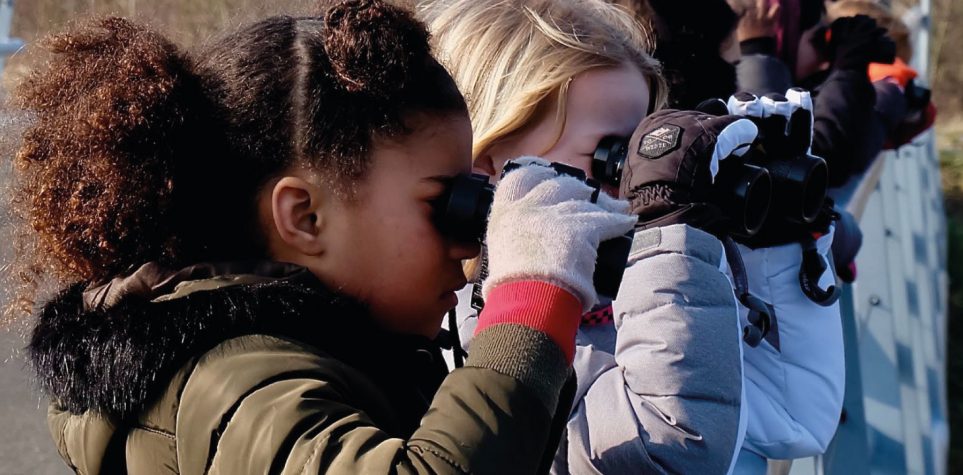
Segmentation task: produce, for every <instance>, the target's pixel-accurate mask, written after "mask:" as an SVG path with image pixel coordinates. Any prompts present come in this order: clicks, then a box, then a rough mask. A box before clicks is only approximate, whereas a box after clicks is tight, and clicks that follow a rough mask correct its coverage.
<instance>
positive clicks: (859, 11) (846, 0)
mask: <svg viewBox="0 0 963 475" xmlns="http://www.w3.org/2000/svg"><path fill="white" fill-rule="evenodd" d="M855 15H866V16H868V17H870V18H872V19H874V20H876V23H878V24H879V26H880V27H882V28H883V29H885V30H886V34H887V35H889V37H890V38H892V39H893V42H895V43H896V56H898V57H899V58H900V59H902V60H903V61H906V62H907V63H908V62H909V61H910V59H912V57H913V45H912V44H910V32H909V28H907V27H906V24H905V23H903V21H902V20H900V19H899V18H898V17H897V16H896V15H894V14H893V12H892V11H890V9H889V8H886V7H885V6H883V5H880V4H878V3H876V2H873V1H870V0H841V1H838V2H835V3H830V4H828V5H827V6H826V19H827V21H829V22H832V21H833V20H835V19H837V18H842V17H847V16H855Z"/></svg>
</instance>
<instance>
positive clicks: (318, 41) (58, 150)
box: [8, 0, 467, 311]
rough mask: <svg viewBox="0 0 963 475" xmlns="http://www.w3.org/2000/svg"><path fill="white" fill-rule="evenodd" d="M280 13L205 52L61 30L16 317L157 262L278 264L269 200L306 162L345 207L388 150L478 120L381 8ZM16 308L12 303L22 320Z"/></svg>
mask: <svg viewBox="0 0 963 475" xmlns="http://www.w3.org/2000/svg"><path fill="white" fill-rule="evenodd" d="M322 10H323V13H322V14H321V15H318V16H314V17H288V16H277V17H271V18H268V19H265V20H262V21H259V22H256V23H253V24H250V25H247V26H245V27H242V28H241V29H240V30H239V31H237V32H234V33H232V34H229V35H227V36H225V37H223V38H222V39H220V40H218V41H216V42H214V43H213V44H212V45H211V46H210V47H209V48H207V49H206V50H205V51H202V52H201V53H199V54H197V55H195V56H192V55H189V54H188V53H186V52H185V51H183V50H181V49H179V48H178V47H177V46H175V45H174V44H172V43H171V42H170V41H168V40H167V39H165V38H164V37H163V36H162V35H159V34H158V33H155V32H153V31H151V30H150V29H149V28H147V27H145V26H141V25H137V24H134V23H132V22H130V21H128V20H125V19H121V18H106V19H102V20H98V21H94V22H91V23H87V24H85V25H82V26H79V27H76V28H73V29H72V30H70V31H68V32H66V33H63V34H58V35H55V36H52V37H50V38H48V39H46V40H45V41H44V42H43V45H44V46H45V47H46V48H47V49H48V50H49V51H50V52H52V53H53V58H52V60H51V61H50V62H48V64H46V65H45V66H44V67H42V68H39V69H38V70H36V71H34V72H33V73H32V74H31V75H30V76H29V77H28V78H27V79H26V80H25V81H24V82H23V83H22V84H21V85H20V86H19V88H18V89H17V91H16V95H15V97H16V105H17V106H18V107H19V108H20V109H21V110H22V111H25V112H26V114H27V115H28V117H29V119H30V120H31V121H32V122H31V124H30V126H29V127H28V128H27V129H26V131H25V132H24V133H23V135H22V137H21V140H22V142H21V145H20V148H19V150H18V152H17V153H16V156H15V158H14V164H15V176H14V178H15V182H16V185H15V190H14V193H13V194H12V195H13V200H12V201H13V203H12V207H11V209H12V210H13V212H14V216H15V218H19V219H18V220H17V225H18V226H19V230H18V232H17V233H16V234H17V238H16V241H17V254H18V256H17V259H16V262H17V265H16V269H15V270H14V272H13V273H12V275H14V276H16V277H18V280H19V282H20V284H22V285H20V286H19V288H20V291H19V293H18V294H17V297H18V299H17V302H19V304H18V305H16V310H21V311H23V310H26V311H29V310H31V307H32V305H33V303H34V301H35V299H36V293H37V290H36V286H37V283H38V282H40V281H41V280H44V279H46V278H51V277H52V278H54V279H55V280H56V281H57V282H58V284H60V285H63V284H65V283H74V282H79V281H86V282H91V283H99V282H103V281H106V280H108V279H110V278H112V277H114V276H116V275H118V274H123V273H126V272H129V271H131V270H132V269H134V268H136V267H137V266H139V265H141V264H143V263H145V262H150V261H156V262H159V263H161V264H163V265H166V266H169V267H173V268H176V267H179V266H184V265H189V264H192V263H195V262H201V261H222V260H237V259H254V258H261V257H264V256H265V253H266V249H265V246H264V237H263V236H261V235H260V233H259V232H257V231H256V230H257V229H258V226H257V213H256V206H255V198H256V196H257V194H258V191H259V189H260V188H261V187H262V186H264V184H265V183H267V182H268V181H269V180H270V179H272V178H274V177H275V176H277V175H278V174H279V173H281V172H282V171H284V170H285V169H286V168H288V167H290V166H291V165H293V164H296V163H297V164H302V163H303V164H306V165H310V166H313V167H314V168H315V169H317V170H320V172H321V174H322V175H323V176H325V177H326V179H327V180H326V181H327V182H328V183H330V185H331V186H332V187H333V188H334V189H335V190H337V191H338V192H339V193H340V194H341V195H342V196H345V197H346V198H350V197H351V193H350V190H351V188H352V186H351V185H352V184H354V183H355V182H357V181H358V180H360V179H362V178H363V177H364V176H365V172H366V168H367V165H368V163H369V162H370V157H371V150H372V146H373V143H374V142H375V141H376V140H379V139H391V138H395V137H400V136H403V135H405V134H407V133H409V132H410V130H409V127H408V126H407V125H408V124H407V123H410V122H411V119H412V117H413V116H414V115H417V114H434V115H447V114H452V113H455V114H465V115H466V116H467V111H466V107H465V102H464V99H463V98H462V96H461V94H460V93H459V92H458V90H457V88H456V86H455V83H454V81H453V80H452V79H451V77H450V76H449V75H448V73H447V71H445V69H444V68H443V67H442V66H441V65H439V64H438V62H437V61H435V59H434V58H432V56H431V54H430V50H429V46H428V33H427V31H426V29H425V27H424V25H423V24H421V23H420V22H418V21H417V20H415V19H414V18H413V17H412V15H411V14H410V13H409V12H407V11H405V10H402V9H400V8H398V7H394V6H391V5H388V4H386V3H384V2H382V1H379V0H349V1H343V2H339V3H337V4H335V5H334V6H331V7H329V8H322ZM8 310H9V309H8Z"/></svg>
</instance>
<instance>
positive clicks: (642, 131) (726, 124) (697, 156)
mask: <svg viewBox="0 0 963 475" xmlns="http://www.w3.org/2000/svg"><path fill="white" fill-rule="evenodd" d="M757 134H758V129H757V128H756V125H755V124H753V123H752V122H751V121H749V120H748V119H744V118H741V117H736V116H731V115H723V116H714V115H711V114H707V113H704V112H698V111H678V110H671V109H666V110H662V111H659V112H656V113H655V114H652V115H650V116H648V117H646V118H645V119H644V120H643V121H642V123H641V124H639V126H638V128H636V129H635V133H633V134H632V138H631V139H630V140H629V145H628V157H627V159H626V160H627V161H626V164H625V171H624V175H623V177H622V184H621V188H620V190H619V196H623V197H625V198H627V199H628V200H629V202H630V203H631V205H632V213H633V214H636V215H638V216H639V224H638V226H639V227H643V228H648V227H656V226H668V225H671V224H688V225H690V226H694V227H697V228H700V229H702V230H704V231H708V232H710V233H713V234H717V235H718V234H720V233H722V232H723V231H724V230H725V223H726V221H727V220H726V217H725V216H724V215H723V212H722V210H721V209H720V208H719V207H718V206H716V205H715V204H713V203H711V202H709V190H710V188H711V187H712V184H713V182H714V180H715V176H716V173H718V172H719V164H720V162H721V161H722V160H725V159H726V158H727V157H729V156H730V155H733V154H735V155H742V154H744V153H745V152H746V151H748V149H749V146H750V145H751V144H752V142H753V140H755V138H756V135H757Z"/></svg>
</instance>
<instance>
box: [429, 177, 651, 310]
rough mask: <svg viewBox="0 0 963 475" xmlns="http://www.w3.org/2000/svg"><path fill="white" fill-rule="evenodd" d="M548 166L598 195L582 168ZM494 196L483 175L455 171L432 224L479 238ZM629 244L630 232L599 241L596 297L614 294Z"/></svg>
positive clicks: (454, 236) (598, 189) (448, 233)
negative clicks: (592, 189)
mask: <svg viewBox="0 0 963 475" xmlns="http://www.w3.org/2000/svg"><path fill="white" fill-rule="evenodd" d="M519 166H520V165H518V164H516V163H514V162H509V163H508V164H506V165H505V167H504V169H503V170H502V176H504V175H505V174H506V173H508V172H510V171H512V170H514V169H516V168H518V167H519ZM551 167H552V168H553V169H554V170H555V171H556V173H558V174H559V175H568V176H571V177H574V178H577V179H579V180H582V181H583V182H585V183H586V184H588V185H589V186H591V187H593V188H595V193H594V194H593V195H592V201H593V202H594V201H595V200H596V199H598V195H599V193H600V192H601V185H600V184H599V182H598V181H596V180H592V179H590V178H587V177H586V176H585V172H583V171H582V170H580V169H578V168H575V167H571V166H568V165H564V164H561V163H552V164H551ZM494 196H495V187H494V186H492V185H491V184H489V183H488V177H487V176H485V175H478V174H470V175H469V174H463V175H458V176H456V177H455V178H454V179H453V180H452V182H451V183H450V184H449V186H448V188H447V189H446V190H445V192H444V193H443V194H442V195H441V196H440V197H439V198H438V199H437V200H436V201H435V224H436V225H437V226H438V229H439V230H440V231H441V232H442V234H444V235H446V236H449V237H450V238H452V239H455V240H458V241H463V242H481V240H482V239H483V238H484V236H485V230H486V227H487V224H488V213H489V211H490V210H491V206H492V200H493V199H494ZM631 247H632V235H631V233H630V234H627V235H625V236H620V237H618V238H615V239H610V240H608V241H605V242H603V243H601V244H600V245H599V249H598V258H597V260H596V264H595V273H594V274H593V276H592V279H593V283H594V285H595V291H596V293H597V294H598V295H599V297H600V298H603V297H607V298H610V299H614V298H615V295H616V294H617V293H618V290H619V285H621V283H622V275H623V274H624V272H625V263H626V262H627V261H628V257H629V250H630V249H631ZM483 267H484V266H483ZM483 278H484V277H483Z"/></svg>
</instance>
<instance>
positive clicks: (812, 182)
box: [802, 159, 829, 223]
mask: <svg viewBox="0 0 963 475" xmlns="http://www.w3.org/2000/svg"><path fill="white" fill-rule="evenodd" d="M813 161H814V162H815V164H814V165H813V167H812V168H811V169H810V170H809V180H808V186H806V189H805V192H804V195H803V203H802V207H803V217H804V219H805V221H806V222H807V223H811V222H813V221H815V220H816V218H817V217H818V216H819V211H820V210H821V209H822V206H823V201H824V200H825V199H826V191H827V189H828V187H829V168H828V167H827V166H826V162H825V161H824V160H822V159H818V160H813Z"/></svg>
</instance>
